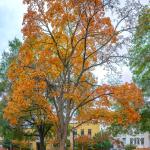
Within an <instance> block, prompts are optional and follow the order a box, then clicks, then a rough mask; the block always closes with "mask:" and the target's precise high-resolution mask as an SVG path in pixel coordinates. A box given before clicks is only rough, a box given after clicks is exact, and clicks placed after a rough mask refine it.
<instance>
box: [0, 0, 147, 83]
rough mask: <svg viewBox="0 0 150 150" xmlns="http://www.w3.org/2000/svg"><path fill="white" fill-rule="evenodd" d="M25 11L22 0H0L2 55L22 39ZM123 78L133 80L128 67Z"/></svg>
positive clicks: (145, 1)
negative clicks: (15, 40)
mask: <svg viewBox="0 0 150 150" xmlns="http://www.w3.org/2000/svg"><path fill="white" fill-rule="evenodd" d="M122 1H124V0H122ZM141 2H142V3H147V2H148V0H141ZM25 11H26V8H25V6H24V5H23V4H22V0H0V56H1V53H2V52H3V51H4V50H7V48H8V41H10V40H13V39H14V37H17V38H19V39H22V34H21V32H20V31H21V28H22V18H23V14H24V12H25ZM95 73H96V75H97V76H99V73H100V72H99V70H98V71H96V72H95ZM101 73H102V72H101ZM102 74H104V72H103V73H102ZM122 78H123V81H131V73H130V72H129V70H128V68H127V67H124V68H123V77H122Z"/></svg>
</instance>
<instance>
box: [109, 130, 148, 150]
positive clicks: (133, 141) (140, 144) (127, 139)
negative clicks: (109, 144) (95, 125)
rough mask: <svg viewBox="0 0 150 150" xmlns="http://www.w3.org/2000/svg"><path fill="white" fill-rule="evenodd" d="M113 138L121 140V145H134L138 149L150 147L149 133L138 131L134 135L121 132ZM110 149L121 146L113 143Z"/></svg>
mask: <svg viewBox="0 0 150 150" xmlns="http://www.w3.org/2000/svg"><path fill="white" fill-rule="evenodd" d="M115 139H117V140H119V141H121V142H122V143H123V145H135V146H136V148H140V149H146V148H149V149H150V133H148V132H145V133H140V134H136V135H129V134H122V135H119V136H117V137H115ZM112 150H123V147H121V148H120V147H118V146H117V145H115V144H114V145H113V148H112Z"/></svg>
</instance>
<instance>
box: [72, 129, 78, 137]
mask: <svg viewBox="0 0 150 150" xmlns="http://www.w3.org/2000/svg"><path fill="white" fill-rule="evenodd" d="M73 136H74V137H76V136H77V130H76V129H75V130H73Z"/></svg>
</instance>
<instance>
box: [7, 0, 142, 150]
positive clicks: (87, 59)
mask: <svg viewBox="0 0 150 150" xmlns="http://www.w3.org/2000/svg"><path fill="white" fill-rule="evenodd" d="M24 3H25V4H27V5H28V10H27V13H26V14H25V16H24V26H23V29H22V32H23V34H24V38H25V40H24V43H23V45H22V47H21V48H20V50H19V55H18V58H17V59H16V60H15V61H14V62H13V63H12V64H11V66H10V68H9V71H8V77H9V80H10V81H11V82H12V92H11V94H10V96H9V97H8V100H9V103H8V106H7V108H6V109H5V117H6V118H7V119H8V120H9V121H10V122H11V123H13V124H15V123H17V122H19V120H20V119H19V118H18V117H17V118H16V114H21V112H22V110H26V109H27V108H29V106H30V104H31V102H33V101H34V102H35V103H36V104H38V106H40V107H41V108H42V110H44V111H45V112H46V113H47V114H49V115H48V117H49V118H50V119H51V120H53V121H54V124H55V127H56V129H57V140H58V142H59V149H60V150H64V149H65V142H66V138H67V128H68V125H69V122H70V121H72V120H74V119H75V120H77V121H78V122H79V124H82V123H85V122H89V121H91V122H101V123H103V122H105V123H108V124H110V123H112V122H114V120H115V121H117V122H118V123H119V124H124V125H127V124H130V123H133V122H135V121H137V120H138V119H139V115H138V112H137V111H138V108H139V107H140V106H141V104H142V96H141V91H140V90H139V89H138V88H137V87H136V86H135V85H134V84H132V83H131V84H128V83H126V84H124V85H118V86H111V85H106V84H104V85H101V86H99V85H98V84H97V79H96V77H95V76H94V74H93V71H94V70H95V68H96V67H97V66H111V65H112V64H114V63H117V62H118V61H120V60H122V58H123V56H122V54H120V50H119V51H118V48H119V46H120V44H121V43H123V42H124V41H125V39H121V37H120V36H119V35H120V34H122V32H123V31H127V30H128V29H131V27H129V26H128V25H131V24H126V27H123V26H122V22H123V21H124V20H128V21H131V19H132V18H129V19H128V16H129V14H130V13H131V11H132V10H133V5H131V7H126V8H124V9H121V8H120V9H119V8H118V7H117V6H118V2H116V1H111V0H110V1H106V2H105V1H101V0H59V1H56V0H24ZM128 8H131V10H129V9H128ZM109 9H112V10H116V9H117V11H116V12H117V13H118V18H117V19H116V21H117V23H116V25H115V26H113V25H112V23H111V19H110V18H109V17H107V16H106V15H105V10H109ZM133 12H134V13H135V11H133ZM115 15H117V14H115ZM122 15H123V16H122ZM132 15H133V13H132ZM120 25H121V26H120ZM118 27H119V29H118ZM10 108H11V112H10V111H9V110H10ZM55 116H56V117H55ZM42 150H43V149H42Z"/></svg>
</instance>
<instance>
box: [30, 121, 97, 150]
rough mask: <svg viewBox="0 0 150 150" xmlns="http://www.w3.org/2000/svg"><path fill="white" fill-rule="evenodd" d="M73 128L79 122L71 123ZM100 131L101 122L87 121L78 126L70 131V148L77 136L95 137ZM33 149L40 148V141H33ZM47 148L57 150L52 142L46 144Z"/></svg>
mask: <svg viewBox="0 0 150 150" xmlns="http://www.w3.org/2000/svg"><path fill="white" fill-rule="evenodd" d="M70 126H71V128H74V127H76V126H78V124H77V123H71V124H70ZM99 131H100V124H98V123H97V124H93V123H85V124H82V125H80V126H78V127H77V128H75V129H74V130H73V131H71V132H70V135H69V136H68V140H70V150H72V149H73V148H72V147H73V141H74V138H77V137H78V136H84V135H86V136H89V137H93V136H94V135H95V134H96V133H98V132H99ZM31 143H32V144H31V149H32V150H38V141H35V142H31ZM46 150H56V148H54V147H53V145H52V144H46Z"/></svg>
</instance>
